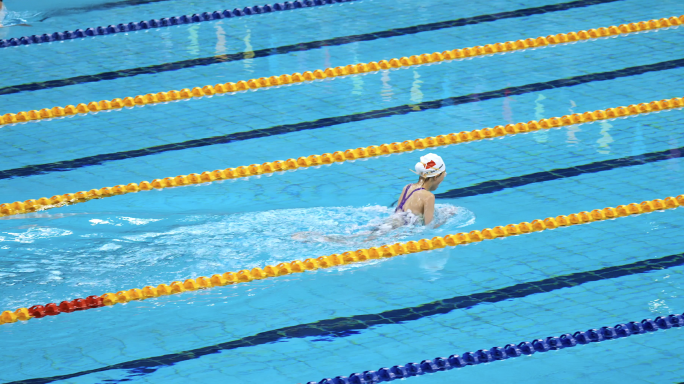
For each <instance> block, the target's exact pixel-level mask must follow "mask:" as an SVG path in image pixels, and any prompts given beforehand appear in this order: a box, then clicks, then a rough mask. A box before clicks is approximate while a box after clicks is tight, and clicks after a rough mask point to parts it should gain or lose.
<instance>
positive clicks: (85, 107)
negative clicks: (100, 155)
mask: <svg viewBox="0 0 684 384" xmlns="http://www.w3.org/2000/svg"><path fill="white" fill-rule="evenodd" d="M682 23H684V15H682V16H672V17H670V18H662V19H658V20H655V19H654V20H649V21H640V22H638V23H629V24H620V25H619V26H615V25H613V26H610V27H600V28H592V29H589V30H586V31H585V30H582V31H579V32H570V33H559V34H556V35H549V36H546V37H544V36H541V37H537V38H536V39H535V38H528V39H525V40H517V41H507V42H505V43H495V44H485V45H484V46H479V45H478V46H474V47H468V48H463V49H454V50H451V51H444V52H441V53H440V52H434V53H432V54H429V53H424V54H421V55H413V56H409V57H401V58H398V59H396V58H394V59H390V60H380V61H378V62H375V61H371V62H370V63H360V64H356V65H352V64H349V65H346V66H344V67H342V66H339V67H335V68H326V69H316V70H314V71H306V72H304V73H299V72H296V73H293V74H292V75H281V76H271V77H268V78H267V77H260V78H258V79H249V80H240V81H238V82H236V83H233V82H228V83H225V84H216V85H214V86H211V85H205V86H204V87H194V88H192V89H190V88H183V89H181V90H180V91H177V90H172V91H169V92H159V93H156V94H153V93H148V94H146V95H138V96H135V97H130V96H128V97H124V98H115V99H112V100H101V101H99V102H95V101H91V102H89V103H80V104H77V105H75V106H74V105H67V106H66V107H64V108H62V107H53V108H50V109H48V108H43V109H41V110H30V111H22V112H18V113H7V114H5V115H2V116H0V126H2V125H10V124H17V123H19V124H21V123H27V122H31V121H39V120H46V119H53V118H63V117H66V116H73V115H77V114H79V115H87V114H90V113H97V112H100V111H110V110H120V109H122V108H133V107H136V106H138V107H142V106H145V105H152V104H158V103H166V102H170V101H178V100H184V99H191V98H202V97H205V96H209V97H211V96H214V95H223V94H226V93H230V94H234V93H236V92H241V91H248V90H258V89H262V88H271V87H277V86H282V85H290V84H297V83H303V82H313V81H320V80H324V79H335V78H338V77H344V76H350V75H357V74H362V73H374V72H378V71H383V70H390V69H393V68H402V67H404V68H406V67H413V66H418V65H423V64H432V63H441V62H443V61H451V60H463V59H468V58H472V57H477V56H488V55H493V54H497V53H506V52H513V51H521V50H525V49H535V48H540V47H547V46H553V45H559V44H567V43H574V42H577V41H585V40H594V39H598V38H602V37H610V36H617V35H626V34H631V33H638V32H646V31H652V30H659V29H663V28H670V27H675V28H678V27H679V25H680V24H682Z"/></svg>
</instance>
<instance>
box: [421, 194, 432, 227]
mask: <svg viewBox="0 0 684 384" xmlns="http://www.w3.org/2000/svg"><path fill="white" fill-rule="evenodd" d="M434 216H435V195H433V194H432V193H430V194H429V196H426V198H425V203H424V205H423V217H424V218H425V225H428V224H430V223H431V222H432V219H433V218H434Z"/></svg>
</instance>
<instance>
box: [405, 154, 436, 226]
mask: <svg viewBox="0 0 684 384" xmlns="http://www.w3.org/2000/svg"><path fill="white" fill-rule="evenodd" d="M415 169H416V170H415V171H413V170H411V172H413V173H415V174H417V175H418V177H419V179H418V182H417V183H415V184H409V185H407V186H405V187H404V189H403V190H402V194H401V195H400V197H399V201H398V204H397V208H396V209H395V210H394V213H395V216H398V217H401V218H402V219H403V221H404V222H403V224H404V225H406V224H416V223H417V222H418V221H422V223H423V224H425V225H428V224H430V223H431V222H432V219H433V218H434V215H435V195H433V194H432V191H434V190H436V189H437V187H439V184H440V183H441V182H442V181H443V180H444V178H445V177H446V165H445V164H444V161H443V160H442V158H441V157H439V156H438V155H435V154H434V153H428V154H427V155H425V156H422V157H421V158H420V161H419V162H418V163H416V167H415Z"/></svg>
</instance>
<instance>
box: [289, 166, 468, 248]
mask: <svg viewBox="0 0 684 384" xmlns="http://www.w3.org/2000/svg"><path fill="white" fill-rule="evenodd" d="M415 169H416V170H415V171H411V172H414V173H416V174H418V176H419V179H418V182H417V183H415V184H409V185H407V186H406V187H404V189H403V190H402V194H401V196H400V198H399V201H398V203H399V205H397V208H396V209H395V210H394V213H393V214H392V215H391V216H390V217H388V218H386V219H384V220H383V222H382V223H380V224H378V225H373V226H372V227H371V228H370V229H369V230H368V231H364V232H361V233H358V234H354V235H325V234H323V233H321V232H316V231H306V232H297V233H295V234H293V235H292V239H293V240H297V241H302V242H326V243H340V244H342V243H350V244H353V243H355V241H356V240H357V239H360V238H362V239H363V241H371V240H375V239H377V238H378V237H380V236H384V235H387V234H388V233H390V232H391V231H393V230H395V229H397V228H399V227H405V226H407V227H409V226H413V225H416V224H424V225H428V224H430V223H433V220H434V218H435V195H433V194H432V191H434V190H436V189H437V187H439V184H440V183H441V182H442V181H443V180H444V178H445V177H446V165H445V164H444V161H443V160H442V158H441V157H439V156H438V155H435V154H434V153H428V154H427V155H425V156H423V157H421V158H420V161H419V162H418V163H417V164H416V166H415ZM455 213H456V211H452V212H448V213H446V215H445V214H444V213H442V218H441V222H439V223H436V224H437V225H434V224H433V225H434V228H439V227H440V226H441V225H442V224H444V223H446V221H447V219H448V218H449V217H451V216H453V215H454V214H455Z"/></svg>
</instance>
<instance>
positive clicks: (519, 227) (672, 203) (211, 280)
mask: <svg viewBox="0 0 684 384" xmlns="http://www.w3.org/2000/svg"><path fill="white" fill-rule="evenodd" d="M681 205H684V195H679V196H677V197H666V198H664V199H655V200H650V201H644V202H641V203H640V204H636V203H632V204H627V205H618V206H617V207H615V208H613V207H608V208H603V209H594V210H593V211H591V212H588V211H582V212H579V213H573V214H570V215H567V216H565V215H560V216H556V217H547V218H546V219H543V220H542V219H539V220H533V221H532V222H529V223H528V222H522V223H520V224H509V225H506V226H498V227H494V228H485V229H483V230H481V231H478V230H474V231H470V232H468V233H465V232H461V233H457V234H455V235H446V236H444V237H439V236H436V237H433V238H432V239H422V240H418V241H408V242H405V243H396V244H392V245H389V244H388V245H383V246H380V247H372V248H366V249H359V250H356V251H349V252H344V253H341V254H333V255H329V256H321V257H318V258H315V259H313V258H311V259H305V260H303V261H300V260H295V261H291V262H287V263H280V264H278V265H275V266H273V265H267V266H265V267H264V268H258V267H257V268H253V269H251V270H248V269H243V270H241V271H238V272H226V273H223V274H216V275H212V276H211V277H204V276H200V277H198V278H196V279H187V280H185V281H183V282H180V281H174V282H172V283H170V284H168V285H167V284H160V285H158V286H157V287H152V286H146V287H143V288H142V289H138V288H133V289H129V290H126V291H119V292H117V293H105V294H103V295H101V296H100V298H102V304H103V305H114V304H119V303H127V302H129V301H132V300H145V299H148V298H151V297H158V296H164V295H172V294H176V293H181V292H184V291H195V290H198V289H207V288H212V287H215V286H224V285H229V284H238V283H246V282H250V281H252V280H261V279H266V278H269V277H276V276H283V275H289V274H292V273H300V272H305V271H309V270H316V269H325V268H332V267H335V266H338V265H343V264H351V263H359V262H364V261H367V260H371V259H381V258H389V257H394V256H399V255H405V254H409V253H417V252H424V251H430V250H433V249H439V248H445V247H447V246H450V247H453V246H457V245H465V244H469V243H476V242H480V241H483V240H493V239H496V238H499V237H508V236H516V235H522V234H527V233H532V232H541V231H544V230H547V229H556V228H559V227H569V226H573V225H580V224H586V223H591V222H594V221H602V220H611V219H615V218H619V217H624V216H630V215H638V214H642V213H648V212H654V211H664V210H668V209H675V208H677V207H679V206H681ZM78 300H82V299H78ZM102 304H100V305H102ZM65 305H66V306H68V305H69V302H66V304H65V302H62V304H60V305H59V306H57V305H56V304H54V303H50V304H46V305H45V308H48V307H50V308H52V310H53V312H52V313H51V315H56V314H59V313H60V311H59V310H58V308H60V307H61V308H64V307H65ZM82 309H87V308H82ZM30 318H32V316H31V310H29V309H27V308H19V309H17V310H15V311H4V312H2V314H0V324H3V323H12V322H15V321H17V320H28V319H30Z"/></svg>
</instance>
